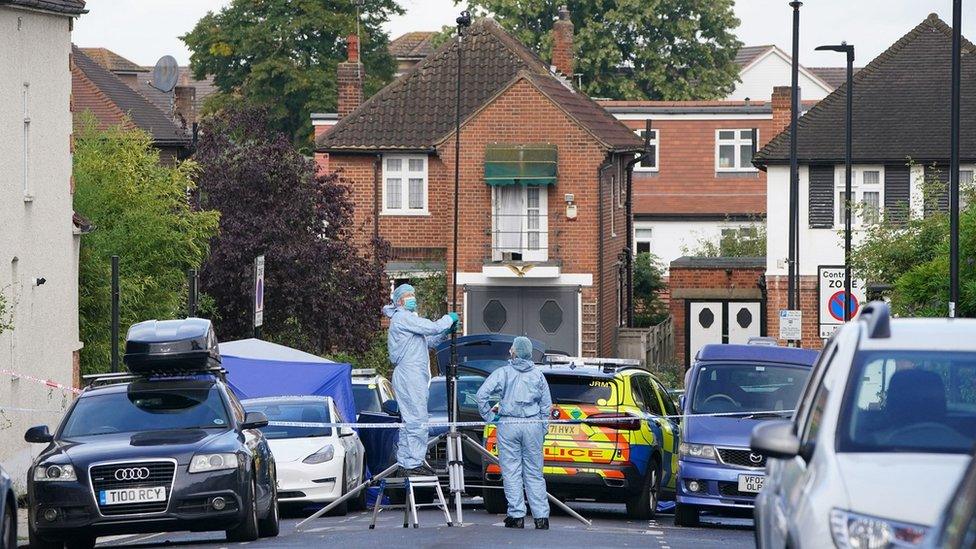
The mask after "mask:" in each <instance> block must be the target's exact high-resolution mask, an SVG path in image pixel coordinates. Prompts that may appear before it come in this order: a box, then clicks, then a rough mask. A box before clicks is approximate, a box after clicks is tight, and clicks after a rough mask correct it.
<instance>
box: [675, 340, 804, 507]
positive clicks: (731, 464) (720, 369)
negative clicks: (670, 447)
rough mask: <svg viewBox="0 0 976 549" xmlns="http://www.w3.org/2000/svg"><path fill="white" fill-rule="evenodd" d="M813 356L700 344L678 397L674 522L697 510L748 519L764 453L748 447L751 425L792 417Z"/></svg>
mask: <svg viewBox="0 0 976 549" xmlns="http://www.w3.org/2000/svg"><path fill="white" fill-rule="evenodd" d="M818 354H819V353H817V352H816V351H811V350H808V349H795V348H790V347H774V346H767V345H730V344H724V345H705V346H704V347H702V348H701V350H700V351H698V356H696V357H695V362H694V364H692V366H691V370H690V372H689V376H688V377H687V385H686V387H685V394H684V396H683V397H682V401H681V408H682V414H683V417H682V424H681V444H680V446H679V448H678V483H677V494H676V503H677V504H676V507H675V517H674V523H675V525H677V526H697V525H698V519H699V514H700V512H701V511H711V512H717V513H721V514H727V515H733V516H751V515H752V508H753V505H754V502H755V498H756V494H757V493H759V490H760V489H761V488H762V486H763V481H764V480H765V468H766V456H764V455H762V454H757V453H755V452H752V451H751V450H750V449H749V437H750V435H751V434H752V428H753V427H754V426H755V425H756V424H757V423H759V422H761V421H763V420H768V419H771V418H777V417H783V418H789V417H791V416H792V413H793V410H794V409H795V408H796V404H797V401H798V400H799V398H800V395H801V394H802V393H803V387H804V385H805V384H806V381H807V378H808V377H809V375H810V370H811V367H812V366H813V363H814V362H815V361H816V360H817V356H818Z"/></svg>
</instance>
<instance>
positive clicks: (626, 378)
mask: <svg viewBox="0 0 976 549" xmlns="http://www.w3.org/2000/svg"><path fill="white" fill-rule="evenodd" d="M644 375H646V374H644ZM632 376H633V372H628V371H623V372H618V373H617V374H615V375H614V376H613V377H612V378H610V377H608V378H594V379H592V380H591V381H590V383H593V384H600V385H601V386H605V387H609V389H610V396H609V397H608V398H606V399H602V400H600V401H597V403H596V404H595V405H591V404H559V403H557V404H555V405H554V406H553V409H552V415H551V416H550V417H551V418H552V419H554V420H579V421H580V423H552V424H550V425H549V434H548V435H547V436H546V440H545V444H544V445H543V453H544V456H545V465H544V467H543V473H545V474H550V475H581V474H592V475H599V476H600V477H603V478H604V479H619V480H623V479H624V470H623V467H621V468H614V467H606V466H607V465H611V466H612V465H621V466H626V465H632V466H633V467H634V468H635V469H636V470H637V471H638V472H639V474H640V475H641V477H643V476H644V475H646V474H647V466H648V465H649V464H650V461H651V455H652V454H653V453H654V452H655V450H656V451H657V453H658V455H659V456H660V458H661V464H662V467H661V473H662V475H661V487H662V488H664V489H666V490H668V491H672V490H674V488H675V483H676V480H677V473H678V443H679V440H678V430H677V428H676V424H675V422H674V420H672V419H668V418H661V417H656V416H651V415H648V414H647V413H646V412H645V411H644V410H642V409H641V408H640V406H639V405H638V403H637V402H636V401H635V400H634V397H633V390H632V387H631V378H632ZM663 398H670V397H668V396H667V395H664V396H663ZM662 409H663V407H662ZM628 413H629V414H633V415H636V416H638V417H641V418H643V421H641V422H640V428H639V429H637V430H633V431H631V430H626V429H617V428H614V427H612V426H609V425H606V424H603V423H593V424H587V423H582V421H583V420H585V419H587V418H589V417H591V416H593V415H596V414H628ZM484 440H485V447H486V448H487V449H488V450H489V451H490V452H492V453H493V454H496V455H497V453H498V448H497V445H496V437H495V426H494V425H487V426H486V427H485V431H484ZM590 464H592V465H591V466H588V465H590ZM596 465H599V466H596ZM500 472H501V470H500V468H499V467H498V466H497V465H488V467H487V468H486V473H489V474H498V473H500Z"/></svg>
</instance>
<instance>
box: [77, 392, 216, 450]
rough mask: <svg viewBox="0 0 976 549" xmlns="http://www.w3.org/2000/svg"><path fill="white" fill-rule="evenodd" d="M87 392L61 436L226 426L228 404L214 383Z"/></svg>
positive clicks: (79, 401)
mask: <svg viewBox="0 0 976 549" xmlns="http://www.w3.org/2000/svg"><path fill="white" fill-rule="evenodd" d="M146 385H147V384H143V385H142V387H141V388H139V389H138V390H128V391H126V392H118V393H105V394H92V395H86V396H84V397H82V398H80V399H79V400H78V403H77V404H76V405H75V407H74V409H73V410H72V411H71V414H70V415H69V416H68V418H67V419H66V420H65V423H64V428H63V429H62V432H61V437H63V438H72V437H84V436H95V435H106V434H111V433H131V432H140V431H166V430H172V429H227V428H228V426H229V425H230V422H229V421H228V416H227V407H226V406H225V405H224V401H223V399H222V398H221V397H220V392H219V391H218V390H217V388H216V386H214V385H210V386H202V387H201V386H197V387H193V388H190V387H181V388H179V389H168V388H164V387H159V388H152V387H147V386H146Z"/></svg>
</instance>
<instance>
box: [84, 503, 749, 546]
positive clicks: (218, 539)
mask: <svg viewBox="0 0 976 549" xmlns="http://www.w3.org/2000/svg"><path fill="white" fill-rule="evenodd" d="M572 507H573V509H574V510H576V511H577V512H579V513H580V514H582V515H583V516H585V517H586V518H588V519H590V520H592V521H593V525H592V526H589V527H587V526H586V525H584V524H582V523H580V522H578V521H577V520H576V519H574V518H572V517H570V516H568V515H565V514H555V513H554V515H553V516H552V518H551V519H550V520H551V529H550V530H548V531H536V530H535V529H534V528H533V526H532V522H531V521H529V520H527V521H526V529H525V530H513V529H507V528H505V527H504V526H503V525H502V520H503V519H504V515H492V514H488V513H487V512H485V511H484V510H483V509H482V508H481V507H480V506H479V505H473V504H469V505H465V509H464V522H465V524H464V525H463V526H455V527H448V526H447V525H446V524H444V516H443V513H442V512H441V511H439V510H437V509H424V510H421V511H420V527H419V528H417V529H414V528H403V526H402V525H403V514H402V512H401V511H399V510H385V511H383V512H381V513H380V518H379V521H378V523H377V525H376V529H375V530H369V521H370V513H369V512H351V513H349V514H348V515H346V516H344V517H322V518H320V519H316V520H315V521H313V523H311V524H309V525H307V526H306V528H304V529H303V530H302V531H301V532H296V531H295V526H296V525H297V524H298V523H299V522H300V521H301V520H302V519H303V517H301V516H295V515H294V514H292V515H291V516H290V517H288V518H283V519H282V523H281V534H280V535H279V536H278V537H276V538H266V539H261V540H258V541H256V542H251V543H247V544H237V543H228V542H227V541H226V540H225V538H224V534H223V532H203V533H188V532H181V533H174V534H149V535H137V536H117V537H113V538H104V539H100V540H99V544H98V546H99V547H138V548H154V547H166V548H175V547H179V548H180V549H184V548H186V549H189V548H223V547H236V546H245V545H246V546H247V547H248V548H249V549H251V548H264V547H285V548H288V547H295V548H298V547H301V548H308V547H321V546H324V545H325V544H326V543H328V544H330V545H336V546H339V547H347V548H353V547H370V546H373V547H376V544H377V543H382V544H383V546H384V547H411V548H419V547H444V548H447V547H451V548H453V547H460V546H465V547H490V548H497V547H500V546H514V547H559V548H560V549H567V548H574V547H580V548H586V549H593V548H595V547H644V548H653V549H680V548H685V547H688V548H704V549H707V548H723V549H730V548H739V547H752V546H753V532H752V521H751V520H748V519H731V518H719V517H716V518H714V519H709V518H707V517H704V518H703V525H702V527H700V528H678V527H676V526H674V517H673V516H672V515H665V514H660V513H659V514H658V517H657V518H656V519H654V520H650V521H634V520H630V519H628V518H627V517H626V513H625V510H624V506H623V505H613V504H595V503H573V504H572Z"/></svg>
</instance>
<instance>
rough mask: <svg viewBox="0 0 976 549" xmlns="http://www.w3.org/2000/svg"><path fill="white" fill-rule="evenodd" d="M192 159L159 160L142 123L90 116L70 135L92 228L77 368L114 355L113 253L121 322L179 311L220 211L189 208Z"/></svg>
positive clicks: (101, 366) (81, 208)
mask: <svg viewBox="0 0 976 549" xmlns="http://www.w3.org/2000/svg"><path fill="white" fill-rule="evenodd" d="M198 172H199V169H198V166H197V164H196V163H194V162H192V161H184V162H182V163H180V164H177V165H175V166H166V165H162V164H160V162H159V152H158V150H157V149H155V148H154V147H153V146H152V140H151V138H150V137H149V136H148V135H147V134H146V133H144V132H142V131H139V130H126V129H122V128H121V127H118V128H112V129H109V130H106V131H99V130H97V129H96V128H95V122H94V118H92V117H88V119H87V120H86V121H85V123H84V125H83V129H82V130H81V131H80V132H78V133H76V134H75V151H74V178H75V196H74V207H75V210H77V211H78V212H79V213H80V214H82V215H84V216H85V217H87V218H88V219H90V220H91V221H92V223H93V224H94V225H95V227H96V229H95V231H94V232H92V233H91V234H87V235H85V237H84V238H82V239H81V262H80V267H79V270H80V273H79V279H80V281H79V282H80V284H79V296H78V297H79V299H78V302H79V312H80V328H81V339H82V341H83V342H84V347H83V348H82V350H81V368H82V371H83V372H85V373H94V372H102V371H106V370H108V368H109V365H110V361H111V256H112V255H118V256H119V263H120V277H119V279H120V289H121V296H120V299H121V301H120V317H121V325H122V326H123V332H122V335H124V334H125V331H124V327H125V326H128V325H130V324H132V323H134V322H139V321H142V320H146V319H151V318H172V317H174V316H179V315H180V314H181V312H182V311H183V310H184V309H183V303H185V299H186V290H187V288H186V271H187V269H190V268H194V267H196V266H198V265H199V264H200V263H201V262H202V261H203V259H204V257H206V255H207V249H208V242H209V241H210V238H211V237H212V236H213V235H214V234H216V232H217V223H218V218H219V215H218V214H217V212H213V211H193V210H191V208H190V204H189V202H188V201H187V189H193V188H194V182H193V179H194V177H195V176H196V175H197V174H198Z"/></svg>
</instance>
